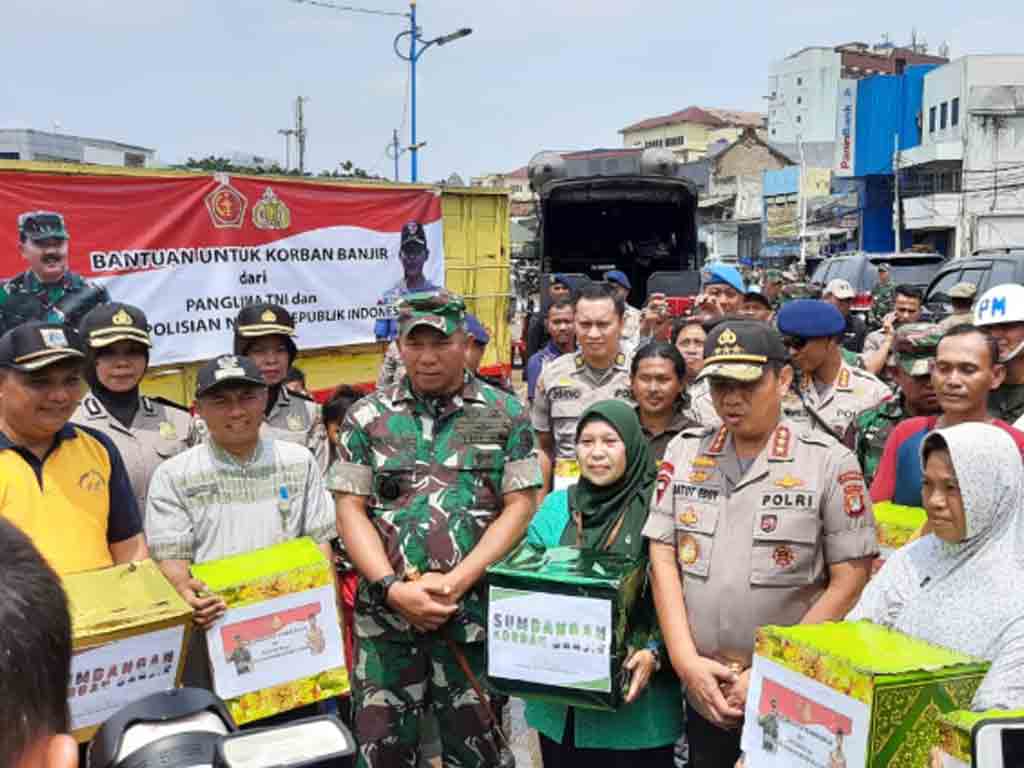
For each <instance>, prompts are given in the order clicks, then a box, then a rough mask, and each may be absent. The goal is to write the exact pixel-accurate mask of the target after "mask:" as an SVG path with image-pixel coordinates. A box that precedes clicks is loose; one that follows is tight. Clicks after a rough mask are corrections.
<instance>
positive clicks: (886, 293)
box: [868, 261, 896, 328]
mask: <svg viewBox="0 0 1024 768" xmlns="http://www.w3.org/2000/svg"><path fill="white" fill-rule="evenodd" d="M875 268H876V269H877V270H878V282H877V283H876V284H875V287H874V288H872V289H871V311H870V312H868V325H870V326H871V327H872V328H880V327H881V326H882V322H883V321H884V320H885V316H886V315H888V314H889V313H890V312H892V311H893V308H894V304H895V302H896V286H895V285H893V282H892V278H891V276H890V273H889V265H888V264H887V263H886V262H884V261H883V262H881V263H880V264H876V265H875Z"/></svg>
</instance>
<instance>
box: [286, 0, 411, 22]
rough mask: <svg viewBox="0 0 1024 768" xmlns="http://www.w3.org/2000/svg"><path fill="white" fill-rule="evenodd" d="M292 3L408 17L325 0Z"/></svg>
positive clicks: (333, 9) (298, 0)
mask: <svg viewBox="0 0 1024 768" xmlns="http://www.w3.org/2000/svg"><path fill="white" fill-rule="evenodd" d="M292 2H293V3H302V4H305V5H316V6H318V7H320V8H330V9H331V10H332V11H344V12H347V13H365V14H368V15H370V16H398V17H402V18H405V17H408V15H409V14H408V13H404V12H402V11H381V10H378V9H376V8H360V7H359V6H356V5H338V4H337V3H329V2H326V0H292Z"/></svg>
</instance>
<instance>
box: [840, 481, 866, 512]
mask: <svg viewBox="0 0 1024 768" xmlns="http://www.w3.org/2000/svg"><path fill="white" fill-rule="evenodd" d="M843 510H844V511H845V512H846V515H847V517H860V516H861V515H863V514H864V487H863V486H860V485H851V486H850V487H849V488H844V489H843Z"/></svg>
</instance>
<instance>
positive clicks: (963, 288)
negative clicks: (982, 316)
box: [949, 282, 978, 300]
mask: <svg viewBox="0 0 1024 768" xmlns="http://www.w3.org/2000/svg"><path fill="white" fill-rule="evenodd" d="M977 292H978V286H976V285H975V284H974V283H967V282H963V283H957V284H956V285H954V286H953V287H952V288H950V289H949V298H951V299H964V300H967V299H973V298H974V295H975V294H976V293H977Z"/></svg>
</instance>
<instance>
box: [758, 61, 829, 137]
mask: <svg viewBox="0 0 1024 768" xmlns="http://www.w3.org/2000/svg"><path fill="white" fill-rule="evenodd" d="M841 73H842V56H841V54H840V53H839V52H838V51H836V50H835V49H834V48H804V49H803V50H802V51H798V52H797V53H794V54H793V55H792V56H787V57H786V58H785V59H783V60H782V61H777V62H775V63H774V64H773V65H772V68H771V74H770V76H769V80H770V82H769V88H770V90H769V93H768V98H767V100H768V140H769V141H771V142H773V143H777V144H794V143H796V141H797V139H798V137H799V138H801V139H802V140H803V141H805V142H831V141H835V140H836V103H837V102H836V99H837V96H838V89H839V79H840V76H841Z"/></svg>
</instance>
